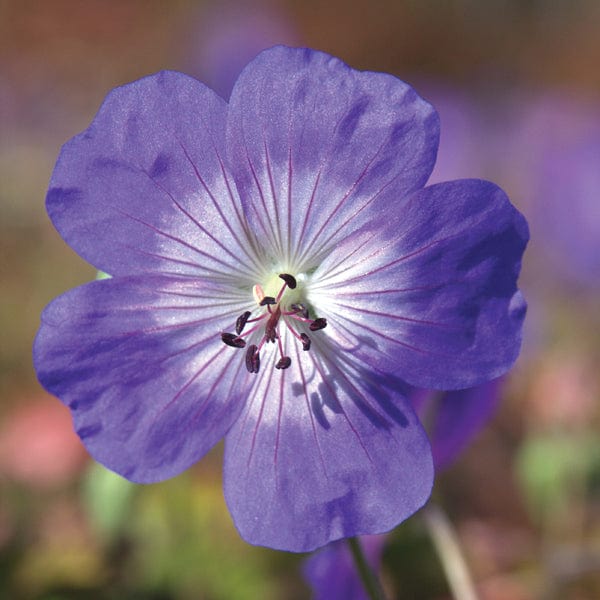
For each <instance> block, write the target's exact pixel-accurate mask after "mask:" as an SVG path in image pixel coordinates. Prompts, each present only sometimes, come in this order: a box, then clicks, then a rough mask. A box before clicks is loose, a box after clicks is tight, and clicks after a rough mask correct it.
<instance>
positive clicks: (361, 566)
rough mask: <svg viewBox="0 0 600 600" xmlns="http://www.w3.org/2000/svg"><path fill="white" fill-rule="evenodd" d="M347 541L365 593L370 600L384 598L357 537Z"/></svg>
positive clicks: (382, 599)
mask: <svg viewBox="0 0 600 600" xmlns="http://www.w3.org/2000/svg"><path fill="white" fill-rule="evenodd" d="M347 542H348V546H349V547H350V552H351V553H352V558H353V559H354V564H355V565H356V570H357V571H358V574H359V576H360V580H361V581H362V584H363V586H364V588H365V591H366V592H367V595H368V596H369V598H370V599H371V600H385V595H384V593H383V588H382V587H381V583H379V580H378V579H377V576H376V575H375V573H374V572H373V570H372V569H371V567H370V566H369V563H368V562H367V559H366V558H365V555H364V552H363V549H362V547H361V545H360V542H359V540H358V538H356V537H353V538H348V539H347Z"/></svg>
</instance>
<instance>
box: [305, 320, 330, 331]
mask: <svg viewBox="0 0 600 600" xmlns="http://www.w3.org/2000/svg"><path fill="white" fill-rule="evenodd" d="M325 327H327V319H323V318H319V319H315V320H314V321H312V323H311V324H310V325H309V326H308V328H309V329H310V330H311V331H319V329H325Z"/></svg>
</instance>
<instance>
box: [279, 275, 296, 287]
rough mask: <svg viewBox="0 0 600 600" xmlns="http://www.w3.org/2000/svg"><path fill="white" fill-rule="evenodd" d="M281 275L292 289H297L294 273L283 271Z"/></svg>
mask: <svg viewBox="0 0 600 600" xmlns="http://www.w3.org/2000/svg"><path fill="white" fill-rule="evenodd" d="M279 277H281V279H283V280H284V281H285V282H286V283H287V286H288V287H289V288H290V290H293V289H295V287H296V278H295V277H294V276H293V275H290V274H289V273H281V274H280V275H279Z"/></svg>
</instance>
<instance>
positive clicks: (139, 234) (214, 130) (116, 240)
mask: <svg viewBox="0 0 600 600" xmlns="http://www.w3.org/2000/svg"><path fill="white" fill-rule="evenodd" d="M226 110H227V106H226V104H225V102H224V101H223V100H222V99H221V98H219V97H218V96H217V95H216V94H214V93H213V92H212V91H211V90H209V89H208V88H207V87H205V86H204V85H202V84H201V83H199V82H198V81H196V80H194V79H192V78H191V77H188V76H187V75H183V74H181V73H175V72H169V71H164V72H161V73H157V74H156V75H152V76H150V77H146V78H144V79H140V80H139V81H136V82H133V83H130V84H128V85H125V86H123V87H120V88H117V89H115V90H113V91H112V92H111V93H110V94H109V95H108V96H107V98H106V100H105V101H104V104H103V105H102V107H101V108H100V111H99V112H98V115H97V116H96V118H95V119H94V121H93V122H92V124H91V125H90V127H89V128H88V129H87V130H86V131H84V132H83V133H82V134H80V135H78V136H76V137H74V138H73V139H72V140H71V141H69V142H67V143H66V144H65V145H64V147H63V149H62V152H61V155H60V157H59V159H58V162H57V165H56V167H55V170H54V173H53V175H52V179H51V182H50V189H49V191H48V195H47V200H46V202H47V208H48V213H49V215H50V217H51V219H52V221H53V222H54V225H55V226H56V228H57V229H58V230H59V232H60V233H61V235H62V236H63V238H64V239H65V240H66V241H67V243H68V244H69V245H70V246H72V247H73V248H74V249H75V250H76V251H77V252H78V253H79V254H80V255H81V256H82V257H83V258H85V259H86V260H88V261H89V262H91V263H92V264H93V265H94V266H95V267H96V268H98V269H100V270H102V271H105V272H107V273H110V274H111V275H122V274H135V273H139V272H148V271H153V272H162V273H173V274H191V275H200V276H202V275H211V276H218V275H220V274H221V273H226V275H225V276H232V275H233V276H235V275H236V274H237V273H240V272H243V271H246V272H247V271H248V270H252V269H253V268H255V259H254V255H253V253H252V250H251V247H250V246H249V245H248V244H247V243H245V242H243V241H242V240H245V239H246V236H245V234H244V232H243V225H242V224H241V223H242V217H241V215H240V214H238V213H239V211H240V207H239V200H237V198H236V196H235V186H234V184H233V182H232V181H229V180H228V176H227V174H226V171H225V169H224V167H223V160H224V159H223V156H224V150H223V145H224V136H225V115H226Z"/></svg>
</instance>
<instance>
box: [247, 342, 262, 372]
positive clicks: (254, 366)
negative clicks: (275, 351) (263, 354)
mask: <svg viewBox="0 0 600 600" xmlns="http://www.w3.org/2000/svg"><path fill="white" fill-rule="evenodd" d="M246 369H248V372H250V373H258V371H259V370H260V354H259V352H258V346H257V345H256V344H250V346H248V350H246Z"/></svg>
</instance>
